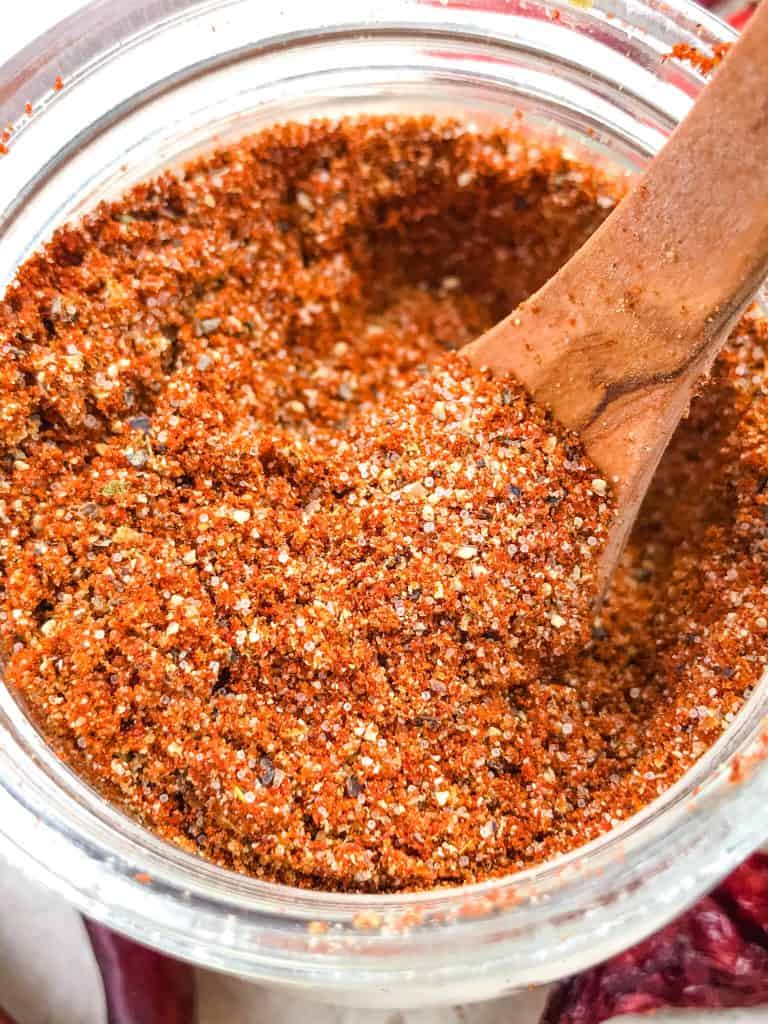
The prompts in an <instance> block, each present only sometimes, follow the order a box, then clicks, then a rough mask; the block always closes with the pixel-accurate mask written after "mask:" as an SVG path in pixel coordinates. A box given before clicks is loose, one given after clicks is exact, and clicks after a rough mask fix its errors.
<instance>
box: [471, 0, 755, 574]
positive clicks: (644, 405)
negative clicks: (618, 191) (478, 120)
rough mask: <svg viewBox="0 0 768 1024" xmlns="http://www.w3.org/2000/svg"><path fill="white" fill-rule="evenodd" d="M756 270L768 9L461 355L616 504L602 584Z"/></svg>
mask: <svg viewBox="0 0 768 1024" xmlns="http://www.w3.org/2000/svg"><path fill="white" fill-rule="evenodd" d="M766 273H768V0H766V2H765V3H763V4H762V5H761V6H760V7H759V8H758V10H757V12H756V14H755V15H754V17H753V19H752V21H751V23H750V25H749V26H748V28H747V30H746V31H745V33H744V35H743V36H742V37H741V39H740V40H739V41H738V43H737V44H736V45H735V46H734V47H733V49H732V50H731V52H730V53H729V55H728V56H727V58H726V59H725V61H724V63H723V64H722V66H721V67H720V68H719V69H718V71H717V73H716V75H715V77H714V80H713V81H712V82H711V83H710V84H709V85H708V86H707V87H706V89H705V90H704V92H703V94H702V95H701V97H700V99H699V100H698V102H697V103H696V105H695V106H694V108H693V109H692V111H691V113H690V114H689V115H688V117H687V118H686V119H685V120H684V121H683V122H682V123H681V124H680V125H679V126H678V128H677V129H676V130H675V132H674V133H673V134H672V136H671V137H670V139H669V141H668V142H667V144H666V146H665V147H664V149H663V150H662V151H661V153H660V154H659V155H658V156H657V157H656V159H655V160H654V161H653V163H652V164H651V165H650V167H649V168H648V170H647V171H646V172H645V174H644V176H643V178H642V179H641V181H640V182H639V184H638V185H637V186H636V187H635V188H634V190H633V191H632V192H631V193H630V195H629V196H628V197H627V198H626V199H625V200H623V202H622V203H621V204H620V205H619V206H618V207H617V208H616V210H615V211H614V212H613V213H612V214H611V216H610V217H609V218H608V219H607V220H606V221H605V222H604V224H603V225H602V226H601V227H600V228H599V229H598V230H597V231H596V232H595V234H594V235H593V236H592V237H591V238H590V239H589V240H588V241H587V242H586V244H585V245H584V246H582V248H581V249H580V250H579V251H578V252H577V253H576V254H575V255H574V256H573V257H572V259H571V260H569V262H568V263H567V264H566V265H565V266H564V267H563V268H562V269H561V270H560V271H559V272H558V273H557V274H556V275H555V276H554V277H553V278H551V280H549V281H548V282H547V283H546V284H545V285H544V286H543V288H541V289H540V290H539V291H538V292H536V293H535V294H534V295H533V296H531V297H530V298H529V299H527V300H526V301H525V302H524V303H523V304H522V305H521V306H519V307H518V308H517V309H516V310H515V311H514V312H513V313H512V314H511V315H510V316H508V317H507V318H506V319H505V320H502V321H501V322H500V323H499V324H497V325H496V326H495V327H493V328H491V330H489V331H488V332H487V333H486V334H484V335H483V336H482V337H480V338H478V339H477V340H476V341H474V342H472V343H471V344H469V345H468V346H467V347H466V348H465V349H464V352H465V354H466V355H467V356H468V358H469V359H470V360H471V361H472V362H473V363H474V364H475V365H478V366H486V367H489V368H491V369H494V370H498V371H505V372H512V373H513V374H514V375H515V376H516V377H518V378H519V379H520V380H521V381H522V382H523V383H524V384H525V385H526V386H527V387H528V388H529V390H530V391H531V392H532V394H533V395H534V397H535V398H536V399H537V400H538V401H539V402H541V403H542V404H545V405H547V406H549V407H550V408H551V409H552V410H553V412H554V413H555V415H556V416H557V418H558V419H559V420H560V421H561V423H563V424H564V425H565V426H567V427H569V428H571V429H574V430H577V431H579V432H580V434H581V436H582V438H583V440H584V442H585V445H586V448H587V451H588V452H589V454H590V456H591V457H592V459H593V460H594V462H595V463H596V465H597V466H598V467H599V468H600V469H601V471H602V472H603V474H604V475H605V476H606V478H607V479H608V480H610V481H611V482H612V484H613V487H614V493H615V494H616V496H617V499H618V502H619V514H618V517H617V523H616V526H615V528H614V531H613V535H612V537H611V541H610V543H609V545H608V549H607V550H606V553H605V555H604V557H603V563H602V576H603V580H606V579H607V578H608V576H609V575H610V573H611V572H612V571H613V568H614V566H615V562H616V560H617V558H618V556H619V554H620V551H621V548H622V546H623V543H624V539H625V537H626V534H627V532H628V530H629V528H630V526H631V525H632V522H633V520H634V518H635V515H636V513H637V510H638V508H639V505H640V502H641V501H642V498H643V495H644V494H645V491H646V488H647V486H648V483H649V481H650V478H651V476H652V475H653V472H654V471H655V469H656V466H657V464H658V461H659V459H660V457H661V454H662V452H663V451H664V448H665V447H666V445H667V442H668V441H669V439H670V436H671V434H672V432H673V431H674V429H675V427H676V425H677V423H678V421H679V419H680V417H681V416H682V415H683V413H684V412H685V410H686V408H687V405H688V402H689V400H690V398H691V394H692V392H693V390H694V388H695V386H696V383H697V381H698V380H699V378H700V377H701V376H702V375H703V374H706V373H707V372H708V371H709V369H710V367H711V364H712V361H713V359H714V358H715V356H716V354H717V352H718V351H719V349H720V348H721V346H722V345H723V343H724V342H725V340H726V338H727V336H728V333H729V332H730V330H731V328H732V327H733V325H734V323H735V322H736V320H737V319H738V317H739V316H740V314H741V313H742V312H743V311H744V309H745V307H746V306H747V305H748V304H749V302H750V300H751V299H752V298H753V296H754V294H755V292H756V290H757V288H758V287H759V285H760V282H761V280H762V279H763V277H764V276H765V275H766Z"/></svg>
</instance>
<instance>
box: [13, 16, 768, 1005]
mask: <svg viewBox="0 0 768 1024" xmlns="http://www.w3.org/2000/svg"><path fill="white" fill-rule="evenodd" d="M731 37H732V33H731V32H730V30H729V29H727V28H726V27H725V26H724V25H723V24H722V23H720V22H719V21H717V19H715V18H714V17H712V16H711V15H709V14H707V12H706V11H704V10H702V9H701V8H698V7H696V6H695V5H693V4H691V3H687V2H685V0H670V2H663V0H595V2H593V3H592V4H591V5H587V4H586V3H583V2H581V0H580V2H579V3H578V4H575V3H574V4H570V3H567V2H565V0H546V2H543V0H457V2H453V0H433V2H428V0H386V2H380V3H376V2H373V0H324V2H323V3H322V4H306V3H304V2H302V0H284V2H282V3H281V4H271V3H257V2H256V0H147V2H145V3H141V2H139V0H92V2H91V3H90V4H88V5H87V6H86V7H85V8H84V9H83V10H82V11H80V12H79V13H78V14H76V15H74V16H73V17H71V18H69V19H68V20H66V21H64V22H62V23H61V24H59V25H57V26H56V27H55V28H53V29H52V30H51V31H49V32H48V33H46V34H45V35H44V36H42V37H41V38H40V39H39V40H38V41H37V42H35V43H34V44H33V45H32V46H30V47H29V48H27V49H26V50H24V51H22V52H21V53H19V54H18V55H17V56H16V57H15V58H14V59H13V60H11V61H10V62H9V63H8V64H6V65H5V67H3V68H2V69H0V119H2V123H6V122H9V121H11V122H16V126H17V130H16V131H15V132H14V134H13V137H12V140H11V143H10V146H9V149H10V152H9V154H8V155H7V156H6V157H4V158H3V160H2V163H1V164H0V207H1V208H2V209H1V212H0V278H2V283H3V284H5V282H7V281H8V280H9V279H10V278H11V277H12V275H13V273H14V270H15V268H16V267H17V266H18V265H19V263H20V262H21V261H22V260H23V259H25V257H27V256H28V255H29V254H30V252H31V251H32V250H34V249H35V248H36V247H37V246H39V244H40V243H41V241H43V240H44V239H45V238H46V237H47V236H49V235H50V233H51V231H52V229H53V228H54V226H56V225H57V224H59V223H61V222H62V221H63V220H65V219H70V218H73V217H77V216H79V215H80V214H82V213H83V211H85V210H87V209H88V208H89V207H92V206H93V205H94V204H95V203H96V202H97V201H98V200H99V199H101V198H103V197H105V196H109V195H114V194H116V193H119V192H120V191H122V190H123V189H125V188H126V187H127V186H128V185H129V184H130V183H132V182H134V181H136V180H137V179H140V178H143V177H146V176H147V175H149V174H151V173H153V172H155V171H157V170H158V169H159V168H160V167H162V166H166V165H168V164H173V163H175V162H178V161H180V160H183V159H185V158H188V157H189V156H191V155H192V154H194V153H195V152H197V151H199V150H200V149H201V148H205V147H207V146H210V145H212V144H214V143H217V142H221V141H222V140H226V139H229V138H234V137H237V136H241V135H243V134H245V133H247V132H249V131H252V130H253V129H255V128H257V127H258V126H261V125H264V124H266V123H268V122H270V121H274V120H276V119H285V118H307V117H310V116H312V115H318V114H341V113H350V112H354V111H361V110H364V111H368V112H372V111H380V112H383V111H392V110H401V111H402V110H412V111H430V112H434V113H441V112H442V113H452V114H455V113H457V112H460V113H461V114H462V115H464V116H466V117H469V118H471V119H473V120H475V121H477V122H482V121H487V120H493V119H504V118H508V117H510V116H511V114H512V112H513V111H515V110H517V109H521V110H523V111H524V112H525V113H526V115H527V116H528V118H529V119H531V120H532V121H534V122H536V121H538V122H540V123H541V124H542V125H544V126H546V128H547V129H548V130H551V129H552V128H554V129H556V130H557V131H558V132H560V133H561V134H562V135H563V136H565V137H566V138H567V139H568V140H570V142H569V144H572V145H573V146H574V147H580V146H586V147H589V148H590V149H591V150H592V151H597V152H598V153H599V154H600V155H601V156H602V157H605V158H608V159H611V160H613V161H618V162H619V163H621V164H623V165H624V166H625V167H626V168H627V169H628V171H636V170H637V169H639V168H641V167H642V165H643V164H644V163H645V162H646V161H647V160H648V159H649V158H650V157H651V156H652V155H653V154H654V153H655V152H656V151H657V150H658V148H659V147H660V146H661V145H662V144H663V142H664V139H665V138H666V136H667V135H668V134H669V132H670V130H671V129H672V128H673V126H674V125H675V123H676V122H677V121H678V120H679V119H680V118H681V117H682V116H683V115H684V114H685V113H686V111H687V110H688V108H689V106H690V104H691V101H692V99H693V97H695V96H696V94H697V92H698V91H699V89H700V88H701V86H702V79H701V77H700V76H699V75H698V74H697V73H696V72H695V71H694V70H692V69H691V68H689V67H687V66H684V65H682V64H680V63H678V62H677V61H668V62H665V61H664V60H663V56H664V55H665V54H666V53H668V51H670V50H671V48H672V46H673V45H674V44H676V43H688V44H693V45H696V46H698V47H700V48H703V49H705V50H706V49H708V48H709V47H710V46H711V45H712V44H714V43H716V42H718V41H721V40H727V39H730V38H731ZM57 75H60V76H61V77H62V79H63V83H64V87H63V89H57V88H55V84H54V83H55V81H56V77H57ZM26 101H31V102H32V103H33V104H34V112H33V113H32V114H31V115H27V114H25V113H24V109H25V102H26ZM0 690H2V692H1V693H0V719H1V722H0V738H1V742H0V834H1V842H2V850H3V852H4V853H5V855H6V856H7V857H8V858H10V859H11V860H12V861H13V862H15V863H16V864H18V865H19V866H21V867H22V868H23V869H24V870H25V871H26V872H28V874H29V875H30V876H33V877H34V878H35V879H37V880H39V881H41V882H43V883H44V884H45V885H47V886H49V887H50V888H51V889H53V890H55V891H56V892H58V893H60V894H62V895H63V896H65V897H66V898H67V899H69V900H70V901H71V902H72V903H74V904H75V905H76V906H77V907H79V908H80V909H81V910H83V911H84V912H86V913H87V914H89V915H91V916H92V917H95V918H97V919H99V920H101V921H103V922H105V923H106V924H108V925H110V926H112V927H114V928H116V929H118V930H120V931H122V932H125V933H126V934H128V935H131V936H133V937H134V938H136V939H139V940H140V941H142V942H145V943H148V944H152V945H155V946H157V947H159V948H161V949H163V950H165V951H167V952H169V953H172V954H175V955H177V956H180V957H184V958H187V959H189V960H192V961H194V962H196V963H198V964H201V965H207V966H210V967H213V968H218V969H220V970H224V971H230V972H233V973H236V974H239V975H242V976H244V977H247V978H250V979H253V980H258V981H260V982H264V983H269V984H272V985H279V986H285V987H290V988H291V989H293V990H294V991H297V992H303V993H306V994H307V995H313V996H316V997H319V998H323V999H326V1000H329V1001H333V1002H338V1003H348V1004H351V1005H367V1006H397V1007H405V1006H416V1005H421V1004H429V1003H440V1002H442V1003H450V1002H471V1001H475V1000H481V999H485V998H491V997H493V996H498V995H501V994H502V993H504V992H508V991H511V990H513V989H515V988H520V987H523V986H530V985H538V984H541V983H544V982H548V981H551V980H553V979H555V978H557V977H561V976H563V975H567V974H571V973H573V972H575V971H579V970H581V969H583V968H585V967H587V966H589V965H590V964H593V963H595V962H596V961H599V960H601V959H603V958H605V957H607V956H609V955H610V954H612V953H614V952H616V951H617V950H618V949H620V948H622V947H626V946H628V945H629V944H630V943H633V942H635V941H637V940H639V939H640V938H642V937H643V936H645V935H647V934H648V933H650V932H652V931H653V930H655V929H657V928H658V927H659V926H660V925H662V924H663V923H664V922H665V921H667V920H668V919H669V918H671V917H673V916H674V915H675V914H677V913H678V912H679V911H680V910H681V909H682V908H683V907H685V905H686V904H688V903H690V902H691V901H692V900H693V899H694V898H696V897H697V896H698V895H699V894H700V893H702V892H703V891H705V890H706V889H707V888H709V887H711V886H712V885H713V884H714V883H715V882H716V881H717V880H718V879H719V878H720V877H721V876H722V875H723V874H725V873H726V872H727V871H728V870H729V869H730V868H731V867H732V866H733V865H734V864H735V863H736V862H737V861H738V860H739V859H740V858H742V857H744V856H745V855H746V854H747V853H749V852H750V851H751V850H753V849H754V848H755V847H756V846H757V845H758V844H759V843H760V842H761V841H763V840H764V839H765V838H766V836H768V812H766V810H765V808H766V806H768V765H766V764H765V763H764V761H763V759H762V757H761V755H762V751H763V747H764V745H765V743H766V737H767V736H768V734H766V733H765V732H764V728H765V727H764V726H763V718H764V714H765V712H766V707H767V704H768V698H767V696H766V686H765V685H761V686H760V687H758V689H757V690H756V692H755V693H754V694H753V695H752V697H751V698H750V700H749V702H748V703H747V706H746V707H745V708H744V710H743V712H742V713H741V714H740V716H739V717H738V719H737V720H736V721H735V722H734V723H733V724H732V726H731V728H730V729H729V730H728V732H727V733H726V734H725V735H724V736H723V737H722V739H721V740H720V741H719V743H718V744H717V745H716V746H715V747H714V748H713V749H712V750H710V751H709V752H708V753H707V754H706V755H705V756H704V757H703V758H702V759H701V760H700V762H699V763H698V764H697V766H696V767H695V768H694V769H693V770H692V771H691V772H689V773H688V774H687V775H686V776H685V778H684V779H682V780H681V781H680V782H679V783H678V784H677V785H676V786H675V787H673V788H672V789H671V790H670V791H669V792H667V793H666V794H665V795H664V796H663V797H662V798H660V799H659V800H657V801H656V802H655V803H654V804H653V805H652V806H650V807H649V808H648V809H647V810H646V811H645V812H644V813H642V814H640V815H638V816H637V817H635V818H633V819H632V820H630V821H628V822H626V823H625V824H623V825H622V826H621V827H619V828H616V829H615V830H614V831H613V832H611V833H610V834H609V835H606V836H605V837H603V838H602V839H600V840H599V841H596V842H593V843H591V844H590V845H589V846H587V847H585V848H583V849H581V850H579V851H577V852H575V853H573V854H571V855H569V856H567V857H563V858H562V859H560V860H558V861H556V862H553V863H550V864H547V865H545V866H543V867H540V868H537V869H535V870H529V871H526V872H523V873H521V874H518V875H514V876H510V877H508V878H505V879H501V880H495V881H491V882H486V883H484V884H479V885H473V886H468V887H465V888H463V889H442V890H439V891H433V892H427V893H415V894H406V895H397V896H378V897H371V896H349V895H337V894H333V893H321V892H307V891H301V890H298V889H291V888H287V887H283V886H279V885H273V884H267V883H263V882H259V881H257V880H255V879H252V878H246V877H242V876H239V875H236V874H233V873H228V872H226V871H224V870H222V869H220V868H217V867H214V866H213V865H211V864H208V863H206V862H205V861H202V860H199V859H196V858H194V857H192V856H190V855H188V854H186V853H183V852H182V851H180V850H178V849H176V848H175V847H173V846H171V845H168V844H166V843H164V842H162V841H161V840H159V839H157V838H155V837H154V836H153V835H151V834H149V833H148V832H146V831H144V830H143V829H142V828H140V827H139V826H138V825H137V824H136V823H135V822H133V821H131V820H129V819H128V818H127V817H125V816H124V815H123V814H121V813H120V812H119V811H117V810H116V809H115V808H113V807H111V806H110V805H109V804H107V803H106V802H105V801H104V800H103V799H102V798H101V797H99V796H98V795H97V794H96V793H95V792H93V791H92V790H91V789H90V788H89V787H88V786H87V785H85V784H84V783H83V782H82V781H81V780H79V779H78V778H77V777H76V776H75V775H74V774H73V773H72V772H71V771H70V770H69V769H68V768H66V767H65V766H64V765H63V764H62V763H60V762H59V760H58V759H57V758H56V757H55V756H54V754H53V753H52V752H51V751H50V750H49V749H48V748H47V746H46V744H45V743H44V741H43V740H42V739H41V737H40V735H39V734H38V733H37V732H36V730H35V729H34V727H33V726H32V725H31V724H30V722H29V721H27V719H26V718H25V716H24V713H23V711H22V709H21V708H20V707H19V706H18V705H17V704H16V702H15V701H14V699H13V697H12V695H11V694H10V693H8V692H7V691H6V690H5V689H4V688H2V687H0Z"/></svg>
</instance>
